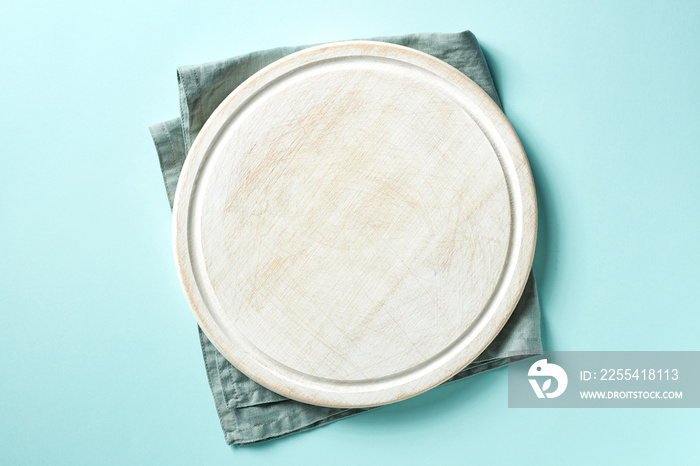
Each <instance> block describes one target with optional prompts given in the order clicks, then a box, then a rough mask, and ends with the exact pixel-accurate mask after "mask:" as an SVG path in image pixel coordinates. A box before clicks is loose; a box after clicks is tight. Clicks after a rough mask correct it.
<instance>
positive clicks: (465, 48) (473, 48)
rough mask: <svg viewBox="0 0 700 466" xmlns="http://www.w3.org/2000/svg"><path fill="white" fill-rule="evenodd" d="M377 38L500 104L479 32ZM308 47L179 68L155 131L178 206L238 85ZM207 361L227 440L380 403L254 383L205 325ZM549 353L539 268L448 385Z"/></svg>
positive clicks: (323, 420) (282, 430) (248, 440)
mask: <svg viewBox="0 0 700 466" xmlns="http://www.w3.org/2000/svg"><path fill="white" fill-rule="evenodd" d="M372 40H377V41H384V42H390V43H394V44H399V45H403V46H406V47H411V48H414V49H416V50H420V51H422V52H425V53H429V54H430V55H433V56H434V57H437V58H439V59H441V60H443V61H445V62H446V63H448V64H450V65H452V66H453V67H455V68H457V69H458V70H459V71H461V72H462V73H464V74H465V75H466V76H468V77H469V78H471V79H472V80H473V81H474V82H476V83H477V84H478V85H479V86H481V88H482V89H484V91H486V93H487V94H488V95H489V96H490V97H491V98H492V99H493V100H494V101H495V102H496V103H497V104H498V105H499V106H500V100H499V98H498V94H497V93H496V88H495V86H494V84H493V80H492V79H491V74H490V72H489V69H488V66H487V65H486V61H485V60H484V56H483V54H482V52H481V49H480V48H479V44H478V43H477V41H476V38H475V37H474V35H473V34H472V33H471V32H469V31H466V32H462V33H457V34H410V35H404V36H395V37H380V38H375V39H372ZM306 47H309V46H300V47H285V48H278V49H272V50H265V51H260V52H253V53H250V54H248V55H243V56H240V57H235V58H231V59H228V60H222V61H218V62H213V63H207V64H203V65H197V66H185V67H181V68H179V69H178V70H177V78H178V83H179V88H180V118H175V119H173V120H169V121H165V122H163V123H159V124H156V125H153V126H152V127H151V128H150V131H151V135H152V137H153V141H154V143H155V146H156V150H157V152H158V157H159V158H160V166H161V170H162V172H163V179H164V181H165V188H166V191H167V194H168V199H169V201H170V206H171V208H172V203H173V196H174V195H175V188H176V186H177V180H178V177H179V176H180V170H181V169H182V164H183V163H184V161H185V157H186V156H187V152H188V150H189V148H190V145H191V144H192V141H194V139H195V138H196V137H197V134H198V133H199V131H200V130H201V128H202V126H203V125H204V122H205V121H206V120H207V118H208V117H209V115H211V113H212V112H213V111H214V110H215V109H216V107H217V106H218V105H219V104H220V103H221V102H222V101H223V100H224V99H225V98H226V96H228V95H229V93H231V91H233V90H234V89H235V88H236V87H237V86H238V85H239V84H241V83H242V82H243V81H245V80H246V79H247V78H248V77H250V76H251V75H253V74H254V73H255V72H256V71H258V70H260V69H262V68H263V67H265V66H267V65H269V64H270V63H272V62H274V61H276V60H278V59H280V58H282V57H284V56H286V55H289V54H290V53H293V52H296V51H298V50H302V49H304V48H306ZM199 338H200V341H201V345H202V353H203V354H204V364H205V367H206V371H207V377H208V378H209V385H210V387H211V391H212V394H213V395H214V402H215V405H216V411H217V413H218V415H219V420H220V421H221V427H222V429H223V431H224V436H225V439H226V443H228V444H229V445H230V444H236V445H247V444H252V443H257V442H262V441H265V440H270V439H273V438H277V437H281V436H284V435H288V434H292V433H295V432H301V431H303V430H307V429H310V428H313V427H317V426H320V425H323V424H327V423H329V422H332V421H335V420H338V419H341V418H343V417H347V416H351V415H353V414H357V413H361V412H364V411H367V410H368V409H374V408H363V409H339V408H325V407H320V406H313V405H309V404H305V403H300V402H298V401H294V400H290V399H288V398H285V397H283V396H281V395H278V394H277V393H274V392H272V391H270V390H268V389H266V388H264V387H262V386H260V385H258V384H257V383H255V382H253V381H252V380H250V379H249V378H248V377H246V376H245V375H244V374H243V373H241V372H240V371H238V370H237V369H236V368H235V367H234V366H233V365H231V364H230V363H229V362H228V361H227V360H226V359H225V358H224V357H223V356H222V355H221V353H219V352H218V351H217V349H216V348H215V347H214V345H213V344H212V343H211V342H210V341H209V340H208V339H207V337H206V336H205V335H204V333H202V331H201V329H200V330H199ZM541 353H542V344H541V340H540V308H539V302H538V299H537V290H536V288H535V278H534V275H533V273H532V272H530V277H529V279H528V282H527V285H526V286H525V291H524V292H523V295H522V297H521V298H520V301H519V302H518V305H517V307H516V308H515V311H514V312H513V315H512V316H511V317H510V319H509V320H508V322H507V323H506V325H505V327H504V328H503V330H502V331H501V332H500V333H499V335H498V336H497V337H496V339H495V340H494V341H493V342H492V343H491V344H490V345H489V346H488V347H487V348H486V350H484V352H483V353H482V354H481V355H480V356H479V357H478V358H477V359H476V360H474V361H473V362H472V363H471V364H469V365H468V366H467V367H466V368H464V369H463V370H462V371H461V372H459V373H458V374H456V375H455V376H454V377H452V378H451V379H450V380H448V382H451V381H454V380H458V379H462V378H464V377H468V376H471V375H474V374H477V373H479V372H483V371H485V370H489V369H493V368H496V367H500V366H503V365H505V364H508V363H509V362H512V361H515V360H520V359H524V358H527V357H531V356H534V355H538V354H541Z"/></svg>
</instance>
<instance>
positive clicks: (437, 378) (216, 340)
mask: <svg viewBox="0 0 700 466" xmlns="http://www.w3.org/2000/svg"><path fill="white" fill-rule="evenodd" d="M347 56H380V57H390V58H391V59H395V60H399V61H404V62H407V63H409V64H411V65H414V66H419V67H423V68H425V69H428V70H430V72H431V73H434V74H435V75H436V76H437V77H438V78H439V79H443V80H445V81H447V82H448V83H451V84H452V85H455V86H460V87H461V88H462V89H464V92H467V93H469V94H471V95H472V96H473V98H474V101H475V102H476V105H477V106H478V107H479V109H480V110H481V111H483V112H484V113H485V114H486V115H488V119H489V121H490V122H491V123H492V124H493V125H494V126H493V128H498V129H494V130H493V131H496V133H497V134H498V135H499V136H500V137H501V138H502V140H503V143H504V144H505V147H507V149H508V154H509V155H510V156H511V158H512V160H514V163H515V164H516V165H517V166H516V168H515V171H514V173H516V174H517V176H516V178H515V179H514V180H511V181H515V182H517V187H518V188H520V191H519V194H520V195H521V199H520V201H522V202H523V203H524V204H523V206H521V207H522V211H523V212H522V213H523V218H525V219H526V220H525V221H524V222H523V225H522V230H523V231H522V232H521V233H522V235H521V241H520V244H519V245H518V251H517V253H518V259H517V261H516V266H515V269H514V271H513V275H512V280H511V282H510V286H509V287H508V289H507V293H506V296H505V297H504V299H503V305H502V306H500V307H499V308H498V312H497V313H495V315H493V316H491V317H490V319H487V321H486V322H479V323H478V325H481V326H482V327H481V330H480V331H479V332H477V336H476V337H475V338H474V339H473V343H472V344H470V345H469V347H468V348H462V349H461V350H460V351H458V352H457V354H456V355H454V356H452V357H450V358H449V361H448V364H446V365H444V366H441V367H440V369H441V370H440V371H439V372H436V371H431V372H428V373H427V374H423V375H421V376H419V377H417V378H413V379H410V380H408V381H407V382H405V383H397V384H395V385H391V384H388V385H387V386H386V388H381V387H380V388H377V389H373V390H369V391H368V390H364V391H363V389H358V388H357V387H353V386H352V384H349V385H347V384H342V383H339V384H335V386H328V384H325V385H324V383H319V384H315V382H314V384H310V383H309V382H308V381H307V380H305V379H304V380H290V376H289V374H280V373H277V372H275V370H273V369H270V368H269V367H265V364H261V363H260V361H255V360H254V358H253V359H250V357H249V355H247V354H246V353H245V352H241V351H240V348H236V345H235V344H234V343H233V342H231V341H230V340H229V339H228V337H227V336H226V335H225V334H224V332H222V330H221V328H220V327H219V326H218V324H217V323H216V322H215V320H214V319H213V318H212V316H211V314H210V312H209V311H208V309H207V306H206V304H205V300H204V299H203V297H202V294H201V291H200V290H199V287H198V286H197V279H196V276H195V275H194V272H193V269H192V263H191V259H190V253H189V250H190V246H189V242H190V239H189V236H190V235H189V233H188V232H189V214H190V211H191V208H192V202H191V201H192V199H191V195H192V191H193V189H194V185H195V183H196V180H197V175H198V172H199V169H200V165H201V163H202V161H203V159H204V158H205V157H206V154H207V151H208V148H209V147H210V145H211V144H212V143H213V141H215V140H216V138H217V135H218V134H219V132H220V130H221V129H222V127H223V125H224V124H225V122H226V121H227V119H228V117H229V116H230V115H231V114H232V112H233V111H234V110H235V108H237V107H238V106H240V105H241V104H242V103H244V102H246V101H247V100H248V99H250V97H251V96H252V95H254V94H255V93H256V92H257V91H258V90H259V89H260V88H261V87H264V86H265V85H266V84H268V83H270V82H272V81H274V80H277V79H282V78H283V77H284V75H285V74H286V73H289V72H290V71H291V70H294V69H296V68H298V67H301V66H306V65H309V64H311V63H315V62H320V61H323V60H328V59H335V58H342V57H347ZM172 233H173V250H174V254H175V262H176V268H177V273H178V278H179V280H180V283H181V286H182V288H183V291H184V294H185V296H186V299H187V302H188V304H189V307H190V309H191V310H192V312H193V314H194V316H195V319H196V320H197V322H198V324H199V326H200V328H201V329H202V330H203V331H204V333H205V334H206V335H207V337H208V338H209V339H210V341H211V342H212V343H213V344H214V346H215V347H216V348H217V349H218V350H219V351H220V352H221V354H222V355H223V356H224V357H225V358H226V359H227V360H228V361H230V362H231V363H232V364H233V365H234V366H235V367H237V368H238V369H239V370H241V372H243V373H244V374H246V375H247V376H248V377H250V378H251V379H253V380H254V381H256V382H258V383H259V384H261V385H263V386H265V387H266V388H268V389H270V390H272V391H274V392H276V393H279V394H281V395H283V396H285V397H288V398H291V399H295V400H298V401H302V402H304V403H309V404H315V405H320V406H330V407H341V408H349V407H370V406H378V405H384V404H388V403H393V402H396V401H400V400H403V399H406V398H409V397H411V396H415V395H417V394H419V393H422V392H424V391H426V390H429V389H430V388H433V387H435V386H437V385H439V384H440V383H442V382H444V381H445V380H447V379H449V378H450V377H452V376H453V375H455V374H456V373H457V372H459V371H460V370H461V369H462V368H463V367H465V366H466V365H468V364H469V363H470V362H471V361H473V360H474V359H475V358H476V357H478V355H479V354H481V352H482V351H483V350H484V349H485V348H486V347H487V346H488V344H489V343H491V341H493V339H494V338H495V337H496V336H497V335H498V333H499V332H500V330H501V329H502V328H503V326H504V325H505V323H506V322H507V320H508V318H509V317H510V315H511V314H512V312H513V310H514V309H515V306H516V304H517V302H518V300H519V298H520V296H521V294H522V292H523V290H524V287H525V283H526V281H527V277H528V275H529V272H530V269H531V266H532V260H533V257H534V250H535V242H536V236H537V205H536V197H535V189H534V183H533V180H532V174H531V171H530V167H529V164H528V162H527V158H526V156H525V152H524V150H523V148H522V145H521V144H520V141H519V139H518V137H517V135H516V133H515V131H514V130H513V128H512V126H511V125H510V123H509V122H508V120H507V118H506V117H505V115H504V114H503V112H502V111H501V109H500V108H499V107H498V106H497V105H496V104H495V103H494V102H493V100H492V99H491V98H490V97H489V96H488V95H487V94H486V93H485V92H484V91H483V90H482V89H481V88H480V87H479V86H478V85H477V84H475V83H474V82H473V81H471V80H470V79H469V78H468V77H466V76H465V75H463V74H462V73H461V72H459V71H458V70H456V69H455V68H453V67H451V66H450V65H448V64H446V63H445V62H443V61H441V60H439V59H437V58H435V57H433V56H431V55H428V54H425V53H423V52H419V51H416V50H414V49H410V48H408V47H403V46H399V45H394V44H388V43H384V42H374V41H348V42H337V43H331V44H325V45H321V46H316V47H311V48H308V49H304V50H302V51H299V52H296V53H294V54H291V55H288V56H287V57H284V58H282V59H280V60H278V61H276V62H275V63H273V64H271V65H269V66H267V67H265V68H263V69H262V70H260V71H259V72H257V73H256V74H254V75H253V76H251V77H250V78H249V79H248V80H246V81H245V82H244V83H242V84H241V85H240V86H238V87H237V88H236V89H235V90H234V91H233V92H232V93H231V94H230V95H229V96H228V97H227V98H226V99H225V100H224V101H223V102H222V103H221V104H220V105H219V107H218V108H217V109H216V110H215V111H214V112H213V114H212V115H211V117H210V118H209V119H208V120H207V122H206V123H205V124H204V126H203V128H202V130H201V131H200V133H199V135H198V136H197V138H196V139H195V141H194V143H193V144H192V147H191V149H190V151H189V153H188V156H187V159H186V161H185V163H184V166H183V169H182V172H181V176H180V180H179V182H178V186H177V190H176V194H175V199H174V203H173V223H172ZM292 378H293V376H292ZM310 385H311V386H310ZM331 385H333V384H331ZM380 385H381V384H380Z"/></svg>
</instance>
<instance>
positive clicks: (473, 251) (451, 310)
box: [173, 42, 537, 407]
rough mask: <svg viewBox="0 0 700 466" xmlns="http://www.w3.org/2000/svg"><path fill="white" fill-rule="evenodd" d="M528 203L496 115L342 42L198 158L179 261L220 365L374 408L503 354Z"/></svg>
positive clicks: (192, 156)
mask: <svg viewBox="0 0 700 466" xmlns="http://www.w3.org/2000/svg"><path fill="white" fill-rule="evenodd" d="M536 224H537V214H536V201H535V192H534V188H533V183H532V178H531V174H530V170H529V166H528V163H527V159H526V157H525V154H524V152H523V150H522V147H521V145H520V143H519V141H518V138H517V136H516V135H515V133H514V131H513V130H512V128H511V126H510V125H509V123H508V121H507V120H506V118H505V116H504V115H503V114H502V112H501V111H500V110H499V108H498V107H497V106H496V105H495V104H494V103H493V101H491V100H490V98H489V97H488V96H487V95H486V94H485V93H484V92H483V91H482V90H481V89H480V88H479V87H478V86H477V85H476V84H474V83H473V82H472V81H470V80H469V79H468V78H466V77H465V76H464V75H462V74H461V73H459V72H458V71H457V70H455V69H453V68H452V67H450V66H449V65H447V64H445V63H443V62H441V61H439V60H437V59H435V58H433V57H431V56H429V55H426V54H423V53H420V52H417V51H414V50H412V49H408V48H404V47H400V46H395V45H389V44H384V43H376V42H345V43H337V44H331V45H325V46H320V47H315V48H312V49H307V50H304V51H302V52H299V53H296V54H294V55H291V56H289V57H287V58H284V59H282V60H280V61H278V62H276V63H274V64H272V65H271V66H269V67H267V68H265V69H264V70H262V71H260V72H259V73H257V74H256V75H254V76H253V77H251V78H250V79H249V80H248V81H246V82H245V83H244V84H242V85H241V86H240V87H239V88H237V89H236V90H235V91H234V92H233V93H232V94H231V95H230V96H229V97H228V98H227V99H226V100H225V101H224V102H223V103H222V104H221V106H220V107H219V108H218V109H217V110H216V112H215V113H214V114H213V115H212V117H211V118H210V119H209V120H208V122H207V123H206V125H205V126H204V128H203V129H202V131H201V133H200V134H199V136H198V137H197V139H196V140H195V142H194V144H193V146H192V149H191V151H190V153H189V155H188V157H187V161H186V163H185V166H184V168H183V171H182V175H181V178H180V183H179V185H178V189H177V193H176V196H175V206H174V218H173V242H174V249H175V256H176V260H177V269H178V274H179V277H180V280H181V284H182V287H183V290H184V293H185V296H186V297H187V300H188V303H189V305H190V307H191V308H192V311H193V313H194V315H195V317H196V319H197V321H198V323H199V324H200V326H201V327H202V329H203V330H204V332H205V333H206V334H207V336H208V337H209V338H210V339H211V341H212V342H213V343H214V345H216V347H217V348H218V349H219V350H220V351H221V353H222V354H223V355H224V356H225V357H226V358H227V359H228V360H229V361H231V363H232V364H234V365H235V366H236V367H237V368H239V369H240V370H241V371H243V372H244V373H245V374H247V375H248V376H250V377H251V378H253V379H254V380H256V381H258V382H259V383H260V384H262V385H264V386H266V387H268V388H270V389H272V390H274V391H276V392H278V393H281V394H283V395H285V396H288V397H291V398H294V399H298V400H301V401H304V402H307V403H313V404H319V405H326V406H339V407H340V406H342V407H349V406H375V405H380V404H385V403H390V402H394V401H398V400H401V399H405V398H407V397H410V396H413V395H416V394H418V393H420V392H423V391H425V390H427V389H429V388H431V387H433V386H435V385H437V384H439V383H440V382H442V381H444V380H445V379H447V378H449V377H450V376H452V375H453V374H455V373H456V372H458V371H459V370H460V369H462V368H463V367H464V366H466V365H467V364H468V363H469V362H470V361H472V360H473V359H474V358H475V357H476V356H478V355H479V353H481V351H482V350H483V349H484V348H485V347H486V346H487V345H488V343H490V342H491V340H493V338H494V337H495V336H496V335H497V333H498V332H499V331H500V329H501V328H502V327H503V325H504V323H505V322H506V320H507V319H508V317H509V316H510V314H511V312H512V310H513V308H514V307H515V304H516V303H517V301H518V299H519V297H520V294H521V293H522V290H523V288H524V286H525V281H526V279H527V276H528V272H529V270H530V267H531V263H532V257H533V252H534V246H535V236H536Z"/></svg>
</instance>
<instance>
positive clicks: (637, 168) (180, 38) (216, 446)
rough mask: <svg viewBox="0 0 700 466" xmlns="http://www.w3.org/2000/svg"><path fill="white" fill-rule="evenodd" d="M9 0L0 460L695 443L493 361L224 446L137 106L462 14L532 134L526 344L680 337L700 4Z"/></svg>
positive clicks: (529, 451)
mask: <svg viewBox="0 0 700 466" xmlns="http://www.w3.org/2000/svg"><path fill="white" fill-rule="evenodd" d="M115 3H118V5H111V4H109V3H105V2H82V3H81V2H70V1H69V2H32V1H28V2H12V3H10V4H5V5H4V6H3V12H2V15H0V44H2V45H1V47H0V50H1V51H0V57H1V66H2V73H0V86H1V88H2V92H0V134H2V149H1V150H0V153H1V154H2V155H0V157H1V161H2V181H1V182H0V216H1V217H0V218H1V220H0V307H1V308H2V309H1V312H0V463H3V464H156V463H157V464H205V463H212V464H233V463H236V464H265V463H269V464H276V463H277V464H278V463H281V462H283V461H284V462H285V464H303V463H314V462H319V461H322V460H324V459H328V458H330V457H334V458H335V461H336V462H337V463H338V464H366V463H368V462H371V461H376V462H386V463H389V462H394V461H396V462H400V464H411V463H427V462H440V463H444V462H448V461H450V462H456V463H462V462H463V463H472V464H484V463H486V462H489V463H491V462H494V463H504V462H508V461H509V462H523V463H531V464H535V463H536V464H549V463H552V464H553V463H559V464H588V463H590V462H593V461H596V462H598V461H601V462H609V461H614V462H616V463H618V464H622V463H631V464H634V463H661V462H665V463H673V462H674V461H675V462H676V463H683V464H691V463H695V464H697V463H698V462H700V448H698V445H697V439H698V434H699V433H700V416H698V413H697V411H694V410H682V409H666V410H661V409H660V410H652V409H649V410H641V409H628V410H624V409H622V410H613V409H608V410H606V409H599V410H567V409H559V410H545V409H540V410H536V409H534V410H517V409H509V408H508V407H507V383H506V378H507V370H506V369H500V370H496V371H492V372H490V373H486V374H482V375H478V376H476V377H473V378H471V379H469V380H466V381H463V382H459V383H455V384H452V385H449V386H446V387H441V388H438V389H435V390H432V391H430V392H428V393H426V394H424V395H421V396H419V397H417V398H414V399H411V400H409V401H406V402H402V403H399V404H396V405H391V406H388V407H385V408H382V409H379V410H376V411H374V412H371V413H367V414H363V415H361V416H357V417H354V418H351V419H347V420H343V421H340V422H337V423H335V424H332V425H329V426H326V427H323V428H320V429H316V430H313V431H310V432H306V433H303V434H300V435H294V436H292V437H288V438H285V439H281V440H277V441H273V442H270V443H267V444H263V445H259V446H254V447H244V448H232V447H228V446H226V445H225V443H224V440H223V436H222V433H221V430H220V428H219V423H218V420H217V417H216V413H215V410H214V404H213V400H212V397H211V394H210V392H209V387H208V386H207V380H206V377H205V372H204V367H203V362H202V356H201V352H200V349H199V343H198V340H197V332H196V327H195V321H194V319H193V317H192V316H191V314H190V311H189V310H188V307H187V304H186V303H185V300H184V299H183V297H182V293H181V291H180V287H179V284H178V280H177V277H176V274H175V267H174V264H173V259H172V252H171V249H170V210H169V208H168V203H167V200H166V195H165V191H164V189H163V183H162V178H161V174H160V170H159V167H158V162H157V158H156V154H155V151H154V148H153V145H152V143H151V139H150V136H149V134H148V131H147V127H148V126H149V125H150V124H152V123H155V122H158V121H161V120H164V119H168V118H171V117H174V116H176V115H177V112H178V99H177V86H176V79H175V68H176V67H177V66H179V65H185V64H194V63H201V62H205V61H211V60H216V59H220V58H225V57H229V56H234V55H238V54H242V53H245V52H249V51H253V50H258V49H264V48H269V47H275V46H281V45H294V44H304V43H314V42H323V41H333V40H340V39H351V38H361V37H370V36H375V35H394V34H403V33H410V32H457V31H461V30H464V29H471V30H472V31H473V32H474V33H475V34H476V36H477V38H478V39H479V40H480V42H481V44H482V46H483V48H484V49H485V52H486V55H487V57H488V59H489V62H490V65H491V67H492V70H493V72H494V74H495V80H496V84H497V87H498V89H499V91H500V94H501V97H502V99H503V103H504V105H505V111H506V114H507V115H508V117H509V118H510V120H511V121H512V123H513V125H514V127H515V129H516V130H517V132H518V133H519V135H520V137H521V138H522V141H523V143H524V146H525V148H526V150H527V153H528V155H529V157H530V161H531V164H532V168H533V171H534V175H535V182H536V184H537V189H538V196H539V208H540V231H539V239H538V246H537V255H536V260H535V272H536V275H537V279H538V280H539V282H538V285H539V290H540V297H541V304H542V310H543V313H544V316H543V323H542V328H543V333H544V343H545V348H546V349H548V350H698V349H700V348H699V346H698V328H699V327H700V312H699V311H700V306H699V303H700V300H699V299H698V288H699V285H698V284H699V283H700V272H698V264H699V263H700V246H699V245H698V239H699V238H700V215H699V214H700V183H699V182H698V176H699V175H700V153H699V151H700V150H699V147H700V110H699V109H700V78H699V77H698V76H700V51H699V50H700V49H699V46H700V39H699V38H698V37H699V36H698V32H697V31H698V28H699V27H700V3H698V2H686V3H682V2H679V3H675V4H668V3H667V2H663V3H662V2H645V3H639V2H632V1H628V2H616V3H614V4H613V2H607V1H606V2H590V1H586V2H527V3H520V2H517V3H516V2H499V1H489V2H487V1H481V2H465V1H457V2H447V1H432V2H409V1H392V2H376V1H372V2H363V1H354V2H342V3H339V4H338V5H334V4H333V3H332V2H323V3H308V2H299V1H295V2H282V1H280V2H271V1H266V2H245V3H240V2H231V1H220V2H211V1H197V2H194V1H193V2H178V1H168V2H148V3H147V2H143V0H139V1H124V2H115Z"/></svg>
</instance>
